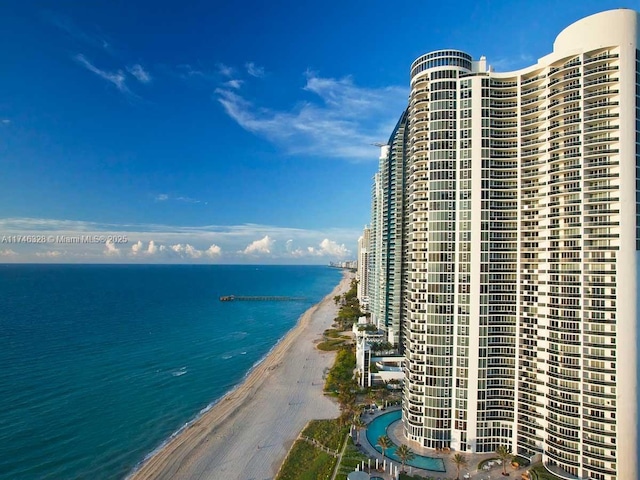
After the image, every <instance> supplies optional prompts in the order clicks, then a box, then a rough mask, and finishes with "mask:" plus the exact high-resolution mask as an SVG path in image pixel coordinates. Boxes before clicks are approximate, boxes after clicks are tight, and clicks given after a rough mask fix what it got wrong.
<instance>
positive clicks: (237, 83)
mask: <svg viewBox="0 0 640 480" xmlns="http://www.w3.org/2000/svg"><path fill="white" fill-rule="evenodd" d="M243 83H244V82H243V81H242V80H229V81H228V82H225V83H224V85H225V86H227V87H231V88H235V89H236V90H238V89H239V88H240V87H242V84H243Z"/></svg>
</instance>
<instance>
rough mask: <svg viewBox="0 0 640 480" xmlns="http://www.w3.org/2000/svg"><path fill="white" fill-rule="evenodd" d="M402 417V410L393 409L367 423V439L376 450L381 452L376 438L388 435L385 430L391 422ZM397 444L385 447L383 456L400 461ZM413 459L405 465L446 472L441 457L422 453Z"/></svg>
mask: <svg viewBox="0 0 640 480" xmlns="http://www.w3.org/2000/svg"><path fill="white" fill-rule="evenodd" d="M401 418H402V410H394V411H393V412H389V413H383V414H382V415H380V416H379V417H376V418H374V419H373V420H372V421H371V423H369V424H368V425H367V441H368V442H369V443H370V444H371V446H372V447H373V448H375V449H376V450H377V451H378V452H380V453H382V449H381V448H380V447H379V446H378V445H377V443H378V438H379V437H380V436H382V435H388V433H387V431H388V430H389V427H390V426H391V424H393V423H395V422H397V421H398V420H400V419H401ZM396 448H397V445H395V444H394V445H393V447H391V448H387V449H386V451H385V452H384V453H385V456H386V457H387V458H390V459H391V460H394V461H396V462H398V463H402V461H401V460H400V459H399V458H398V457H397V456H396ZM415 455H416V456H415V458H414V459H413V460H409V461H408V462H406V465H411V466H412V467H416V468H421V469H423V470H430V471H432V472H446V469H445V466H444V461H443V460H442V459H441V458H433V457H425V456H423V455H418V454H417V453H416V454H415Z"/></svg>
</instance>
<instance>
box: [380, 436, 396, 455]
mask: <svg viewBox="0 0 640 480" xmlns="http://www.w3.org/2000/svg"><path fill="white" fill-rule="evenodd" d="M378 446H379V447H380V448H381V449H382V458H384V452H385V451H386V450H387V448H391V447H393V442H392V441H391V439H390V438H389V437H387V436H386V435H381V436H379V437H378Z"/></svg>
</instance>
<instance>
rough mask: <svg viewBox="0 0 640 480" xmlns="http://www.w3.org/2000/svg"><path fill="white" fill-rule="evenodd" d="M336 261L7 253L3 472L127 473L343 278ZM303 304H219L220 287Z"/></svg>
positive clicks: (0, 412) (3, 275) (1, 332)
mask: <svg viewBox="0 0 640 480" xmlns="http://www.w3.org/2000/svg"><path fill="white" fill-rule="evenodd" d="M340 277H341V272H340V271H339V270H335V269H329V268H326V267H285V266H260V267H256V266H221V265H216V266H184V265H181V266H176V265H171V266H157V265H154V266H141V265H135V266H132V265H127V266H124V265H120V266H97V265H92V266H88V265H85V266H79V265H0V365H2V370H1V372H2V373H1V376H0V399H2V408H0V479H2V480H5V479H6V480H9V479H12V480H13V479H20V480H23V479H24V480H30V479H65V480H67V479H114V478H123V477H125V476H126V475H127V474H128V473H130V472H131V470H132V469H133V468H134V467H135V466H136V465H137V464H138V463H139V462H140V461H142V460H143V459H144V458H145V456H147V455H148V454H149V453H150V452H152V451H153V450H154V449H156V448H158V447H159V446H160V445H161V444H162V443H163V442H164V441H166V440H167V439H168V438H169V437H170V436H171V435H172V434H173V433H174V432H176V431H177V430H179V429H180V428H181V427H183V426H184V425H185V424H186V423H187V422H189V421H191V420H193V419H194V418H195V417H196V416H198V414H199V412H202V411H203V410H205V409H207V408H209V407H210V405H211V404H212V403H214V402H215V401H216V400H217V399H219V398H220V397H221V396H222V395H224V393H226V392H227V391H229V390H230V389H232V388H233V387H234V386H236V385H237V384H238V383H239V382H241V381H242V379H243V377H244V376H245V375H246V374H247V372H248V371H249V370H250V369H251V368H252V366H254V365H255V364H256V362H258V361H260V359H262V358H263V357H264V356H265V355H266V354H267V353H268V351H269V350H270V349H271V348H273V346H274V345H275V344H276V343H277V341H278V340H279V339H280V338H281V337H282V336H283V335H284V334H285V333H286V332H287V331H288V330H290V329H291V328H292V327H293V326H294V325H295V323H296V320H297V319H298V318H299V316H300V315H301V314H302V313H303V312H304V311H305V310H306V309H308V308H309V307H310V306H311V305H313V304H314V303H316V302H318V301H319V300H320V299H321V298H322V297H324V296H325V295H326V294H328V293H329V292H330V291H331V289H332V288H333V287H334V286H335V285H336V284H337V283H338V281H339V280H340ZM229 294H237V295H287V296H301V297H306V300H305V301H300V302H220V301H219V300H218V298H219V297H220V296H221V295H229Z"/></svg>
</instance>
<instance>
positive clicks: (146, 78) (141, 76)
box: [127, 63, 151, 83]
mask: <svg viewBox="0 0 640 480" xmlns="http://www.w3.org/2000/svg"><path fill="white" fill-rule="evenodd" d="M127 71H128V72H129V73H130V74H131V75H133V76H134V77H136V79H137V80H138V81H139V82H140V83H149V82H150V81H151V75H149V72H147V71H146V70H145V69H144V68H143V67H142V65H140V64H139V63H136V64H135V65H133V66H131V67H127Z"/></svg>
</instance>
